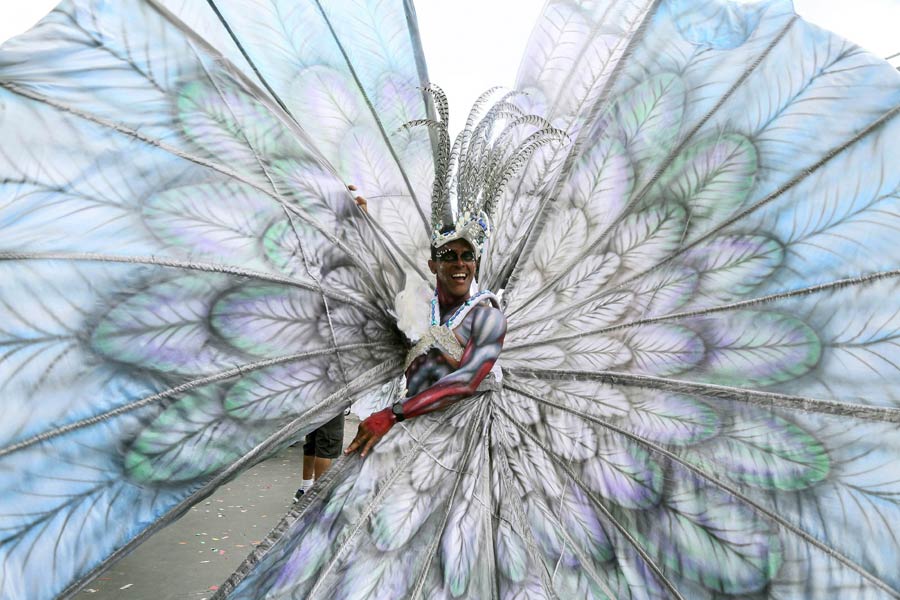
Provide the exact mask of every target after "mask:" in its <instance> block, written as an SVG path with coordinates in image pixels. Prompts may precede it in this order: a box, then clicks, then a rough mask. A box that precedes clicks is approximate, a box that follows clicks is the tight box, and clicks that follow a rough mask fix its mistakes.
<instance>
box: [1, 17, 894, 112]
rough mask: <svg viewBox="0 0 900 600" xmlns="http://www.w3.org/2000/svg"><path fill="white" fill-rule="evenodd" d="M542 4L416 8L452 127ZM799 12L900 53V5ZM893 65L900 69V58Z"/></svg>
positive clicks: (510, 69)
mask: <svg viewBox="0 0 900 600" xmlns="http://www.w3.org/2000/svg"><path fill="white" fill-rule="evenodd" d="M197 1H201V0H197ZM56 3H57V2H56V0H0V40H5V39H7V38H8V37H11V36H13V35H16V34H17V33H21V32H22V31H25V30H26V29H28V28H29V27H31V26H32V25H33V24H34V23H35V22H36V21H37V20H38V19H40V18H41V17H42V16H43V15H44V14H45V13H47V12H49V11H50V9H51V8H53V6H55V5H56ZM543 4H544V2H543V0H453V1H452V2H450V1H448V0H418V1H417V2H416V12H417V15H418V18H419V26H420V28H421V34H422V43H423V45H424V47H425V56H426V58H427V59H428V71H429V76H430V78H431V80H432V81H434V82H435V83H437V84H438V85H440V86H441V87H442V88H444V90H445V91H446V92H447V93H448V95H449V96H450V106H451V110H452V109H455V113H454V114H455V115H457V119H452V117H451V119H452V120H453V121H454V125H458V124H459V120H461V118H460V115H461V114H465V112H466V111H467V110H468V107H469V106H470V105H471V104H472V102H473V101H474V100H475V98H476V97H477V96H478V95H479V94H480V93H481V92H482V91H484V90H486V89H487V88H489V87H491V86H494V85H505V86H511V85H512V83H513V78H514V77H515V72H516V68H517V67H518V63H519V57H520V55H521V53H522V50H523V49H524V48H525V41H526V40H527V38H528V35H529V33H530V32H531V28H532V26H533V24H534V22H535V21H536V19H537V16H538V14H540V11H541V8H542V7H543ZM794 6H795V8H796V10H797V12H798V13H799V14H800V15H801V16H803V17H805V18H806V19H808V20H810V21H812V22H814V23H817V24H818V25H820V26H822V27H824V28H826V29H830V30H831V31H834V32H836V33H839V34H840V35H842V36H844V37H846V38H848V39H850V40H853V41H854V42H856V43H857V44H859V45H861V46H863V47H865V48H868V49H869V50H871V51H872V52H874V53H875V54H877V55H879V56H882V57H886V56H888V55H891V54H894V53H896V52H900V0H795V1H794ZM892 62H893V63H894V64H895V65H900V58H897V59H894V60H893V61H892ZM460 107H465V108H460ZM451 128H452V127H451Z"/></svg>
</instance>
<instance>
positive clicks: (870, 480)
mask: <svg viewBox="0 0 900 600" xmlns="http://www.w3.org/2000/svg"><path fill="white" fill-rule="evenodd" d="M616 6H617V4H616V3H614V2H611V3H606V4H604V5H603V6H602V7H600V8H597V9H596V10H593V11H592V10H591V9H589V8H587V7H586V6H580V5H576V4H575V3H569V2H554V3H551V4H550V5H549V7H548V9H547V13H546V15H545V23H549V24H555V23H557V21H558V19H559V18H561V17H560V15H563V14H565V15H571V17H570V18H569V21H567V22H572V20H573V19H574V22H576V23H578V24H579V26H578V27H575V26H571V27H568V28H563V27H561V26H560V27H559V30H560V31H561V32H563V31H565V32H566V33H570V32H573V31H579V32H583V33H578V34H573V35H575V39H577V40H578V43H577V44H571V47H572V48H581V47H585V48H587V47H591V43H592V42H591V41H590V40H592V39H593V40H597V43H599V44H600V46H601V47H602V48H607V47H609V48H611V47H613V46H615V45H616V44H619V45H621V44H625V45H627V48H628V49H627V51H626V52H625V54H624V55H623V57H622V58H621V59H620V60H617V61H616V63H615V66H614V71H615V72H614V74H613V76H611V77H609V78H607V79H605V80H598V81H601V87H600V89H597V90H594V91H592V92H591V94H592V96H591V98H592V99H594V100H592V103H591V106H590V107H589V109H588V110H587V112H585V111H578V112H577V115H576V117H575V118H574V119H573V121H572V122H574V123H576V128H575V130H574V131H573V134H572V137H573V144H572V145H571V146H570V154H569V155H568V156H567V157H566V159H565V161H561V163H560V164H561V166H559V167H557V169H558V170H557V171H556V172H554V173H553V175H552V177H553V178H555V184H554V186H553V188H552V192H551V193H550V194H549V195H548V196H546V198H547V199H548V200H552V202H548V203H547V204H546V209H545V210H540V209H535V210H534V211H533V212H532V213H531V214H532V215H534V216H535V220H534V221H532V222H530V223H529V228H528V232H527V235H528V236H529V239H528V241H527V243H525V244H522V246H521V247H522V248H523V251H522V252H521V253H520V254H515V253H513V254H510V255H509V258H508V261H511V262H514V263H515V268H514V269H512V270H511V271H510V272H511V273H512V276H511V277H510V278H509V280H508V284H507V289H506V294H505V296H504V299H505V302H506V306H507V316H508V318H509V323H510V326H509V333H508V335H507V341H506V345H505V349H504V355H503V364H504V369H505V373H506V377H505V379H504V386H505V390H504V393H503V397H504V403H503V404H502V405H503V406H516V407H518V406H520V405H522V404H523V403H524V405H527V406H528V407H529V412H528V414H531V415H539V416H532V417H531V420H530V421H525V422H523V421H520V420H518V414H519V410H520V409H518V408H516V410H515V411H514V410H513V409H512V408H508V409H505V410H503V411H502V413H503V414H504V418H502V419H500V420H501V421H503V420H506V421H509V422H510V425H511V426H512V427H514V428H516V429H517V430H518V431H519V433H520V434H521V435H520V437H521V443H519V444H518V445H516V446H512V447H511V448H510V460H511V461H513V460H521V462H522V463H524V464H533V463H534V462H535V461H534V459H533V455H535V454H540V455H541V456H542V457H543V458H542V459H541V460H542V461H543V462H542V463H541V465H542V468H540V469H535V470H534V473H533V476H534V477H538V476H540V477H542V478H544V479H550V478H552V477H557V478H559V479H560V481H561V483H560V484H559V485H557V486H556V487H555V488H554V489H552V490H543V491H540V492H539V493H538V494H537V496H538V497H539V498H541V499H542V500H543V502H544V503H545V504H546V505H547V506H550V507H553V509H552V510H554V511H555V514H557V515H558V517H559V518H562V517H563V516H565V514H566V511H565V510H564V509H563V508H562V506H563V502H562V500H563V499H564V498H565V497H566V494H567V493H568V492H567V490H569V489H570V488H571V489H573V490H577V491H576V492H575V496H579V495H584V497H586V498H587V501H586V506H588V507H589V508H590V512H591V514H592V515H593V517H594V518H596V520H597V522H598V523H599V524H600V526H602V528H603V531H605V532H606V535H607V536H609V539H611V540H612V541H611V542H610V549H609V551H608V552H607V553H606V554H604V555H603V556H602V557H600V558H597V557H593V558H592V557H590V556H589V555H587V554H585V553H584V550H583V548H582V547H580V546H579V544H578V543H577V540H573V541H572V543H569V544H562V550H559V549H557V551H558V552H562V556H564V557H565V556H566V553H567V552H569V553H571V554H573V555H574V557H573V558H571V559H569V562H567V561H566V560H565V559H563V560H562V564H571V565H572V566H573V568H576V569H578V568H581V567H583V566H584V565H585V564H588V565H591V566H592V569H594V572H596V574H597V581H598V582H605V585H607V586H608V587H609V589H610V590H612V591H613V592H614V593H613V596H614V597H624V596H625V595H626V594H624V593H623V592H621V591H620V588H618V587H616V586H617V585H618V584H620V583H621V582H623V581H624V582H627V583H628V585H627V586H626V587H627V588H628V589H629V590H630V594H631V595H632V596H635V597H646V596H648V595H649V596H655V595H657V594H659V595H663V596H665V595H676V596H677V595H680V596H681V597H685V598H703V597H718V595H721V594H725V595H737V596H741V595H752V594H756V595H762V596H765V595H769V596H772V597H787V598H800V597H813V596H816V597H826V596H827V597H832V596H853V597H865V598H868V597H873V598H874V597H896V596H897V595H898V593H900V591H898V590H900V580H898V579H897V574H896V570H895V569H894V568H893V566H892V561H891V560H890V559H888V560H886V559H885V557H889V556H895V555H896V553H897V551H898V549H900V548H898V544H897V541H896V528H895V527H894V526H892V525H890V523H892V522H893V519H895V518H896V515H897V511H898V508H900V506H898V503H897V501H896V498H895V494H896V492H897V491H898V490H897V482H896V476H895V474H894V470H893V468H892V467H891V466H890V465H891V464H892V463H893V462H895V460H896V456H897V451H898V446H897V444H898V441H900V440H898V437H897V433H896V431H897V427H896V424H897V422H898V420H900V409H898V399H897V395H896V389H897V385H898V383H900V369H898V364H900V363H898V359H900V354H898V346H897V344H896V340H895V338H896V333H897V330H898V327H900V306H898V304H897V301H896V298H897V293H896V292H897V290H896V288H897V285H898V283H900V251H898V249H897V246H896V244H895V243H893V240H894V239H895V238H896V232H897V229H898V227H900V220H898V216H900V211H898V207H900V196H898V189H900V188H898V185H900V175H898V171H900V169H898V165H900V150H898V147H897V144H896V139H897V135H898V132H900V119H898V118H897V117H898V114H900V77H898V73H897V72H896V71H895V70H894V69H893V68H892V67H891V66H890V65H888V64H887V63H884V62H883V61H881V60H880V59H877V58H875V57H873V56H871V55H869V54H868V53H866V52H864V51H863V50H861V49H860V48H858V47H856V46H854V45H852V44H850V43H848V42H846V41H844V40H841V39H839V38H837V37H836V36H833V35H831V34H829V33H828V32H825V31H822V30H820V29H818V28H817V27H815V26H813V25H810V24H808V23H805V22H804V21H802V20H801V19H799V18H797V16H796V15H795V14H794V13H793V11H792V10H791V9H790V6H789V3H785V2H768V3H757V4H752V5H740V4H737V3H731V2H693V1H687V0H685V1H681V0H677V1H676V0H669V1H665V2H654V3H647V6H646V9H647V10H646V12H644V13H642V14H641V15H640V18H639V20H640V22H639V24H638V25H637V27H636V28H635V29H634V30H633V33H629V31H627V30H624V29H622V31H621V34H620V33H617V30H619V29H621V28H620V27H619V25H618V24H617V22H611V21H610V18H612V17H614V16H615V14H616ZM610 25H613V27H612V29H611V28H610ZM549 26H550V25H548V26H547V27H549ZM547 27H544V28H541V27H539V29H538V30H537V33H536V37H535V39H534V40H533V41H532V47H539V48H549V47H550V46H543V45H541V43H542V39H543V38H542V37H541V36H542V35H544V33H545V30H546V29H547ZM561 35H562V34H561ZM591 36H593V37H591ZM622 36H624V37H622ZM609 40H614V41H613V42H610V41H609ZM536 44H537V46H535V45H536ZM579 44H580V45H579ZM553 48H556V49H558V51H559V52H561V53H565V51H564V50H561V49H559V46H553ZM579 52H580V51H579ZM576 54H578V53H577V52H576ZM545 55H546V56H549V50H547V51H545V52H544V53H543V54H541V56H545ZM578 56H581V54H578ZM564 58H565V59H566V60H568V61H569V62H567V63H566V62H564V63H563V64H567V65H574V64H576V61H575V55H569V54H566V55H565V57H564ZM548 60H550V58H548ZM581 60H582V63H581V64H584V65H585V66H584V67H578V66H571V67H569V69H568V72H567V71H566V69H565V68H564V69H561V70H560V72H559V73H557V72H554V73H553V74H552V75H550V76H552V77H556V78H559V77H565V78H567V80H575V81H581V80H583V79H584V78H585V77H588V78H590V79H591V80H592V78H593V76H594V75H595V74H599V73H600V71H598V70H596V69H594V68H593V67H591V66H590V63H589V62H587V61H586V59H581ZM528 64H529V63H528V59H526V66H527V65H528ZM531 72H532V71H531V70H528V69H526V70H525V71H524V75H523V78H522V83H523V84H524V85H528V84H529V82H531V81H533V80H535V76H534V75H531V74H530V73H531ZM538 73H539V76H538V77H537V80H538V81H540V76H543V75H542V73H541V72H538ZM548 89H551V90H553V89H556V88H555V87H552V86H551V87H548ZM547 106H548V111H549V113H550V116H551V118H559V115H558V113H557V112H554V111H556V110H558V109H557V108H556V107H557V106H559V103H553V102H548V103H547ZM565 114H568V113H565ZM567 118H568V117H567ZM536 166H537V167H538V168H539V167H540V165H536ZM538 199H540V195H539V194H538ZM536 206H540V205H536ZM494 276H495V277H502V276H503V273H495V274H494ZM518 457H521V458H518ZM548 473H553V475H548ZM520 489H521V490H522V491H523V492H525V493H526V495H527V497H531V494H528V493H527V489H528V488H527V487H525V486H524V485H523V486H522V487H521V488H520ZM532 523H534V522H532ZM540 527H543V525H541V526H540ZM532 529H533V530H537V529H539V526H535V525H533V524H532ZM862 539H864V540H866V541H867V543H865V544H861V543H859V540H862ZM579 549H581V550H582V553H581V554H578V552H577V551H578V550H579ZM544 558H545V562H546V564H547V568H548V570H552V568H553V567H552V566H551V565H554V564H559V563H558V562H557V561H558V560H559V559H558V554H557V553H556V552H549V551H547V552H546V553H545V555H544ZM601 566H606V567H608V568H609V569H610V571H609V572H603V571H602V570H600V567H601ZM635 573H643V574H644V576H640V577H637V578H636V579H635V578H634V574H635ZM598 585H599V583H598ZM557 589H558V591H560V593H562V591H561V588H557ZM604 593H605V594H606V595H607V596H609V595H610V594H609V593H608V592H604Z"/></svg>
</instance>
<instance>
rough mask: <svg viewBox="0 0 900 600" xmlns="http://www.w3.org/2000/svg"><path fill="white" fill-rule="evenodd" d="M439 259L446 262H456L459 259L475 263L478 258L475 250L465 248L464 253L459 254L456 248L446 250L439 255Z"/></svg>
mask: <svg viewBox="0 0 900 600" xmlns="http://www.w3.org/2000/svg"><path fill="white" fill-rule="evenodd" d="M437 259H438V260H439V261H440V262H444V263H455V262H456V261H457V260H462V261H463V262H469V263H473V262H475V261H476V260H477V258H476V256H475V252H474V251H473V250H465V251H463V253H462V254H457V253H456V250H449V249H448V250H444V251H443V252H441V253H440V254H438V255H437Z"/></svg>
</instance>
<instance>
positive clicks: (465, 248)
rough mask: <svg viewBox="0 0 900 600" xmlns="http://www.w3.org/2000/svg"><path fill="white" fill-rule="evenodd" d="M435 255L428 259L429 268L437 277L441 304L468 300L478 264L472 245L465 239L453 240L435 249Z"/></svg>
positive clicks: (447, 304)
mask: <svg viewBox="0 0 900 600" xmlns="http://www.w3.org/2000/svg"><path fill="white" fill-rule="evenodd" d="M435 257H436V258H435V259H433V260H429V261H428V268H429V269H431V272H432V273H434V274H435V276H436V277H437V289H438V297H439V300H440V302H441V304H442V305H445V306H449V305H453V304H458V303H460V302H462V301H464V300H466V299H467V298H468V297H469V288H470V287H472V281H473V280H474V279H475V269H476V267H477V266H478V261H476V260H475V251H474V250H473V249H472V246H471V245H469V242H467V241H465V240H453V241H452V242H447V243H446V244H444V245H443V246H441V247H440V248H438V249H437V250H435ZM466 259H468V260H466Z"/></svg>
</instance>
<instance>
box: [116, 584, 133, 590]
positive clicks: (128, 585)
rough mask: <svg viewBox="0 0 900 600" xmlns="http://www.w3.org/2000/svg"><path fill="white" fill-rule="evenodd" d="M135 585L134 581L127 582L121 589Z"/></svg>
mask: <svg viewBox="0 0 900 600" xmlns="http://www.w3.org/2000/svg"><path fill="white" fill-rule="evenodd" d="M133 585H134V584H133V583H126V584H125V585H123V586H122V587H120V588H119V589H120V590H127V589H128V588H130V587H131V586H133Z"/></svg>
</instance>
